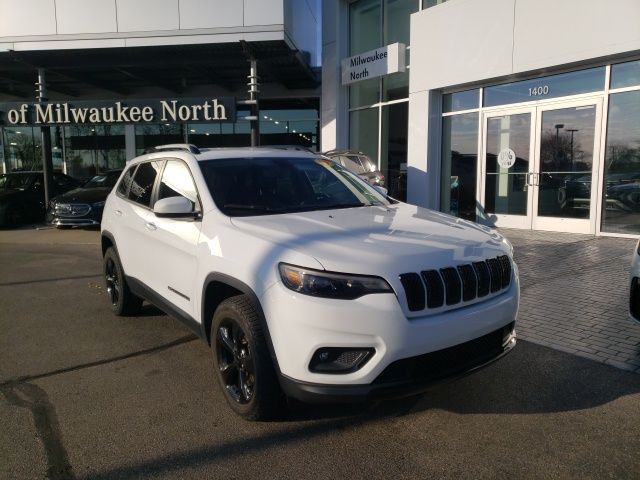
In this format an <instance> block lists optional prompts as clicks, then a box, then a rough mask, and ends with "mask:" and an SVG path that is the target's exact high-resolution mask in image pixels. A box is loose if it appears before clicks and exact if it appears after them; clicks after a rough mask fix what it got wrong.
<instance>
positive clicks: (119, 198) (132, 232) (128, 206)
mask: <svg viewBox="0 0 640 480" xmlns="http://www.w3.org/2000/svg"><path fill="white" fill-rule="evenodd" d="M162 164H163V162H162V161H151V162H143V163H140V164H139V165H138V167H137V168H136V170H135V173H133V174H132V175H129V178H130V180H128V178H127V177H126V175H127V174H129V172H127V173H126V174H125V178H124V179H123V182H121V183H122V184H124V183H125V182H127V181H128V183H129V187H128V189H127V192H126V196H125V195H124V194H123V193H122V192H121V191H119V192H118V195H116V198H115V199H114V203H115V205H114V208H113V209H112V213H111V214H112V215H113V216H114V218H113V219H111V220H112V221H111V224H112V225H115V229H116V231H115V232H113V233H114V235H115V238H116V246H117V249H118V254H119V256H120V260H121V262H122V266H123V268H124V271H125V274H126V275H127V276H128V277H133V278H135V279H137V280H139V281H140V282H142V283H144V284H145V285H148V284H149V282H150V275H149V269H148V264H149V262H151V261H158V259H157V258H153V257H152V255H151V253H150V252H149V249H148V241H149V234H150V233H151V231H150V229H151V227H150V226H149V225H147V223H148V222H149V217H150V215H152V213H151V199H152V197H153V191H154V187H155V183H156V179H157V178H158V174H159V172H160V169H161V168H162ZM110 228H111V227H110Z"/></svg>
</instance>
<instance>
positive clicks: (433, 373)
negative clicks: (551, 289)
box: [280, 323, 516, 403]
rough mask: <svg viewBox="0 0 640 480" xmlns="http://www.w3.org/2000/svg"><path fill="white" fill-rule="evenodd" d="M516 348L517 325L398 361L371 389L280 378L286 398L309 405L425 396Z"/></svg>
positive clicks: (383, 373)
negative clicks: (427, 391) (416, 395)
mask: <svg viewBox="0 0 640 480" xmlns="http://www.w3.org/2000/svg"><path fill="white" fill-rule="evenodd" d="M515 345H516V333H515V330H514V323H511V324H509V325H507V326H506V327H503V328H501V329H498V330H496V331H494V332H491V333H489V334H487V335H484V336H482V337H480V338H477V339H475V340H471V341H469V342H466V343H463V344H461V345H456V346H454V347H449V348H446V349H444V350H438V351H436V352H431V353H426V354H424V355H420V356H417V357H411V358H406V359H403V360H398V361H396V362H394V363H392V364H391V365H389V366H388V367H387V368H386V369H385V370H384V371H383V372H382V373H381V374H380V375H379V376H378V378H376V380H375V381H374V382H373V383H371V384H368V385H323V384H317V383H307V382H300V381H296V380H293V379H291V378H289V377H286V376H284V375H281V376H280V385H281V386H282V389H283V390H284V392H285V394H286V395H288V396H289V397H292V398H295V399H297V400H300V401H302V402H306V403H334V402H344V403H352V402H362V401H367V400H370V399H374V398H399V397H406V396H411V395H415V394H418V393H422V392H424V391H426V390H428V389H429V388H431V387H433V386H434V385H437V384H439V383H442V382H444V381H452V380H454V379H456V378H460V377H463V376H465V375H468V374H470V373H473V372H475V371H477V370H479V369H481V368H483V367H486V366H487V365H490V364H491V363H493V362H495V361H496V360H498V359H500V358H502V357H503V356H505V355H506V354H507V353H509V352H510V351H511V350H512V349H513V347H515Z"/></svg>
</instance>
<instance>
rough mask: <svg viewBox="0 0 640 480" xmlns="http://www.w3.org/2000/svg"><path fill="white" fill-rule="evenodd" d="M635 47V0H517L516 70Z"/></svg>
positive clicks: (639, 27)
mask: <svg viewBox="0 0 640 480" xmlns="http://www.w3.org/2000/svg"><path fill="white" fill-rule="evenodd" d="M638 49H640V1H638V0H609V1H601V0H562V1H558V0H516V10H515V29H514V51H513V71H514V72H524V71H527V70H534V69H538V68H545V67H549V66H553V65H562V64H565V63H572V62H579V61H583V60H587V59H591V58H598V57H603V56H606V55H611V54H616V53H622V52H627V51H632V50H638Z"/></svg>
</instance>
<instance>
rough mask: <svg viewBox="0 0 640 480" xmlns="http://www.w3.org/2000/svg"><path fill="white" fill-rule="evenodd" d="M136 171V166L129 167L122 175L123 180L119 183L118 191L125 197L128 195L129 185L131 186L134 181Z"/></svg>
mask: <svg viewBox="0 0 640 480" xmlns="http://www.w3.org/2000/svg"><path fill="white" fill-rule="evenodd" d="M135 171H136V167H135V166H133V167H129V169H128V170H127V171H126V172H125V173H124V175H123V176H122V180H121V181H120V183H119V184H118V190H117V192H118V193H119V194H120V195H122V196H123V197H126V196H127V194H128V193H129V187H130V186H131V182H132V181H133V174H134V172H135Z"/></svg>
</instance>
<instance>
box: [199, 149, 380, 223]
mask: <svg viewBox="0 0 640 480" xmlns="http://www.w3.org/2000/svg"><path fill="white" fill-rule="evenodd" d="M200 168H201V169H202V173H203V175H204V178H205V180H206V182H207V185H208V187H209V191H210V192H211V196H212V197H213V200H214V202H215V203H216V205H217V206H218V208H219V209H220V210H221V211H222V212H223V213H224V214H225V215H229V216H231V217H236V216H249V215H269V214H277V213H290V212H303V211H312V210H330V209H335V208H350V207H364V206H371V205H389V204H390V203H391V202H390V201H389V200H388V199H387V198H386V197H385V196H384V195H382V194H381V193H379V192H378V191H377V190H375V189H374V188H373V187H371V186H370V185H368V184H367V183H365V182H363V181H362V180H360V179H359V178H358V177H357V176H356V175H354V174H353V173H351V172H349V171H348V170H346V169H345V168H343V167H341V166H340V165H338V164H336V163H334V162H332V161H331V160H327V159H321V158H290V157H286V158H231V159H223V160H209V161H203V162H200Z"/></svg>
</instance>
